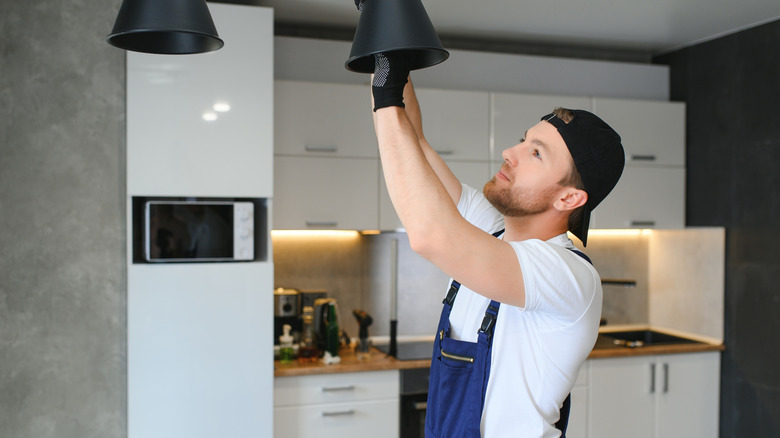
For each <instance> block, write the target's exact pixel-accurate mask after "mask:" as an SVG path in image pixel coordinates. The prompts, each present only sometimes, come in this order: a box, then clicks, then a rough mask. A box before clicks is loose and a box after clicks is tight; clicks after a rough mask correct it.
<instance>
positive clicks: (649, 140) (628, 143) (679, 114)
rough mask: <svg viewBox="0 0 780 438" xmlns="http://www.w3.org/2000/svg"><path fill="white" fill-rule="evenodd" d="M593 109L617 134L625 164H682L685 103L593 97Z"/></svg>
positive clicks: (683, 156)
mask: <svg viewBox="0 0 780 438" xmlns="http://www.w3.org/2000/svg"><path fill="white" fill-rule="evenodd" d="M593 112H594V113H595V114H597V115H598V116H599V117H601V118H602V119H604V121H606V122H607V123H609V125H610V126H612V128H613V129H614V130H615V131H617V132H618V134H620V138H621V140H622V143H623V149H624V150H625V152H626V164H627V165H635V164H639V165H652V166H685V104H684V103H681V102H667V101H652V100H629V99H604V98H594V99H593Z"/></svg>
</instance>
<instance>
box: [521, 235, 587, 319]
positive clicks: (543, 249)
mask: <svg viewBox="0 0 780 438" xmlns="http://www.w3.org/2000/svg"><path fill="white" fill-rule="evenodd" d="M511 244H512V247H513V248H514V250H515V253H516V254H517V260H518V262H519V263H520V269H521V270H522V272H523V283H524V284H525V308H524V309H523V310H525V311H535V312H542V313H545V314H548V315H550V316H551V317H553V318H560V319H561V321H560V322H561V323H562V324H564V325H567V324H571V323H574V322H576V321H577V320H578V319H579V318H580V317H581V316H582V315H583V313H584V312H585V311H586V310H587V308H588V306H590V303H591V301H592V300H593V297H594V296H595V294H596V287H597V282H598V274H597V273H596V272H595V269H593V268H592V267H591V266H590V264H589V263H588V262H586V261H584V260H583V259H582V258H581V257H580V256H578V255H576V254H575V253H573V252H571V251H570V250H568V249H566V248H562V247H557V246H556V245H552V244H549V243H546V242H543V241H541V240H538V239H531V240H526V241H522V242H511Z"/></svg>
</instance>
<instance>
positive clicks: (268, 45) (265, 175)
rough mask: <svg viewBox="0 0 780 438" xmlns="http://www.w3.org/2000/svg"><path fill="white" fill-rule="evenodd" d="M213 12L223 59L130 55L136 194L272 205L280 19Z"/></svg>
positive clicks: (233, 10)
mask: <svg viewBox="0 0 780 438" xmlns="http://www.w3.org/2000/svg"><path fill="white" fill-rule="evenodd" d="M212 7H213V9H211V12H212V16H213V18H214V22H215V24H216V26H217V28H218V29H219V32H220V36H221V37H222V38H224V40H225V41H226V44H225V46H224V47H223V48H222V49H220V50H218V51H215V52H210V53H205V54H198V55H157V54H147V53H138V52H130V51H129V52H127V191H128V193H131V194H136V195H141V196H199V197H208V196H213V197H247V198H265V197H270V196H271V193H272V190H273V189H272V186H271V184H272V182H273V181H272V175H271V172H268V171H263V163H268V162H270V161H271V160H272V159H273V155H272V154H273V147H272V144H273V134H272V133H273V111H274V108H273V62H272V60H273V10H272V9H270V8H259V7H254V6H251V7H250V6H235V5H227V7H226V5H221V4H217V5H210V6H209V8H212Z"/></svg>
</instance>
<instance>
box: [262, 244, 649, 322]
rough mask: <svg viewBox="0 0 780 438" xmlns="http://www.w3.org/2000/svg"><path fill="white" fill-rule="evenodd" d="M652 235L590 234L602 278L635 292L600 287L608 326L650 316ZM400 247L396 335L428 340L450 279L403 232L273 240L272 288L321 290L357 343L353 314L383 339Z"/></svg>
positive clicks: (588, 250) (591, 251)
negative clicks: (359, 312)
mask: <svg viewBox="0 0 780 438" xmlns="http://www.w3.org/2000/svg"><path fill="white" fill-rule="evenodd" d="M649 235H650V233H640V232H629V233H619V234H617V235H614V234H610V233H593V235H592V236H590V237H589V244H588V247H587V248H586V253H587V254H588V256H589V257H590V258H591V259H592V260H593V263H594V265H595V266H596V268H597V269H598V271H599V273H600V274H601V276H602V278H612V279H625V280H630V281H631V282H635V286H632V287H626V286H624V285H609V284H605V285H604V306H603V312H602V317H603V318H604V319H605V320H606V321H607V323H608V324H644V323H648V322H649V316H648V247H649ZM393 239H397V240H398V303H397V305H398V334H399V336H410V337H415V336H432V335H433V333H434V332H435V329H436V323H437V321H438V316H439V313H440V311H441V300H442V297H443V296H444V293H445V292H446V287H447V281H448V277H447V276H446V275H444V274H443V273H441V272H440V271H439V270H438V269H437V268H436V267H435V266H434V265H433V264H431V263H430V262H428V261H426V260H425V259H423V258H421V257H420V256H418V255H417V254H415V253H414V252H413V251H412V250H411V249H410V247H409V240H408V238H407V236H406V234H405V233H382V234H378V235H360V234H357V233H354V234H349V233H345V234H335V235H322V236H316V237H312V236H311V235H304V236H289V235H281V236H274V237H273V252H274V278H275V280H274V281H275V285H276V287H288V288H296V289H326V290H327V291H328V296H330V297H333V298H336V299H337V300H338V303H339V308H340V311H341V323H342V327H343V328H344V330H346V331H347V333H348V334H349V335H350V336H352V337H355V336H357V323H356V322H355V319H354V318H353V317H352V310H353V309H363V310H365V311H367V312H368V313H369V314H370V315H371V316H372V317H373V318H374V323H373V325H372V326H371V327H370V328H369V334H370V335H371V336H387V335H388V334H389V326H390V324H389V321H390V269H391V268H390V265H391V263H390V259H391V241H392V240H393Z"/></svg>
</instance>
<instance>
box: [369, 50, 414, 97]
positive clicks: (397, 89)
mask: <svg viewBox="0 0 780 438" xmlns="http://www.w3.org/2000/svg"><path fill="white" fill-rule="evenodd" d="M408 77H409V63H408V62H407V61H406V58H404V57H403V56H402V55H399V54H396V53H393V52H389V53H378V54H376V55H374V80H373V82H372V83H371V91H372V93H373V95H374V111H376V110H378V109H380V108H385V107H388V106H399V107H401V108H404V86H405V85H406V80H407V78H408Z"/></svg>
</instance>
